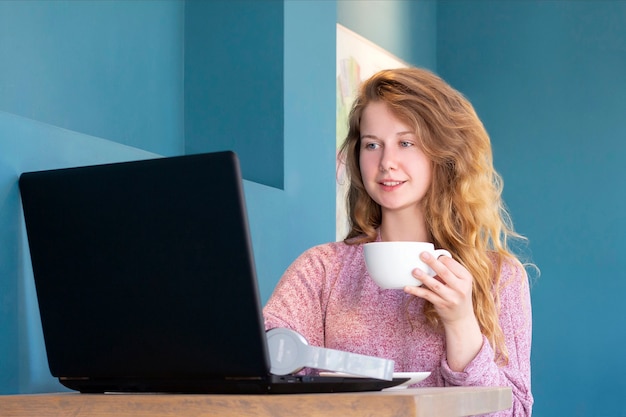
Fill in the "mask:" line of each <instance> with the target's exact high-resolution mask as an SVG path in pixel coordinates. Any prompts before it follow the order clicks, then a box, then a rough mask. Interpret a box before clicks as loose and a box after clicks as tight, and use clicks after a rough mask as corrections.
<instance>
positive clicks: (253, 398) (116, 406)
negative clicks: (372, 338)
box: [0, 387, 512, 417]
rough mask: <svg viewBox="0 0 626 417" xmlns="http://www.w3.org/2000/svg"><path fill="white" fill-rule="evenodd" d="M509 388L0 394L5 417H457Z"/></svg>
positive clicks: (489, 407) (497, 403) (499, 406)
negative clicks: (243, 393) (307, 391)
mask: <svg viewBox="0 0 626 417" xmlns="http://www.w3.org/2000/svg"><path fill="white" fill-rule="evenodd" d="M511 401H512V400H511V389H510V388H499V387H496V388H490V387H450V388H415V389H403V390H397V391H393V390H392V391H382V392H380V391H379V392H360V393H335V394H297V395H293V394H292V395H186V394H79V393H69V392H68V393H60V394H27V395H4V396H0V416H2V417H52V416H54V417H61V416H62V417H66V416H76V417H80V416H95V417H108V416H111V417H113V416H114V417H125V416H129V417H130V416H133V417H144V416H145V417H192V416H194V417H196V416H198V417H199V416H202V417H213V416H215V417H218V416H219V417H282V416H290V417H292V416H297V417H313V416H315V417H317V416H320V417H332V416H342V417H357V416H371V417H392V416H393V417H459V416H468V415H475V414H484V413H489V412H493V411H498V410H504V409H507V408H510V407H511Z"/></svg>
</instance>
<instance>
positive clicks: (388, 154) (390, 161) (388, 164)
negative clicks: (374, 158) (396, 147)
mask: <svg viewBox="0 0 626 417" xmlns="http://www.w3.org/2000/svg"><path fill="white" fill-rule="evenodd" d="M397 167H398V163H397V159H396V154H395V152H394V151H393V150H392V149H390V148H384V149H383V152H382V153H381V156H380V170H381V171H382V172H385V171H389V170H393V169H396V168H397Z"/></svg>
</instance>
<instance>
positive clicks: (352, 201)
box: [264, 68, 533, 416]
mask: <svg viewBox="0 0 626 417" xmlns="http://www.w3.org/2000/svg"><path fill="white" fill-rule="evenodd" d="M340 155H341V157H342V158H343V159H344V162H345V164H346V170H347V174H348V177H349V178H350V188H349V191H348V206H349V220H350V231H349V233H348V236H347V237H346V239H345V240H344V241H343V242H333V243H328V244H324V245H320V246H317V247H314V248H312V249H309V250H308V251H306V252H305V253H303V254H302V255H301V256H300V257H299V258H298V259H297V260H296V261H295V262H294V263H293V264H292V265H291V266H290V267H289V268H288V269H287V271H286V272H285V274H284V276H283V277H282V279H281V281H280V282H279V283H278V285H277V287H276V289H275V291H274V293H273V294H272V296H271V298H270V300H269V301H268V303H267V305H266V306H265V309H264V316H265V326H266V328H267V329H271V328H274V327H287V328H290V329H293V330H295V331H297V332H299V333H300V334H302V335H303V336H304V337H305V338H306V339H307V340H308V341H309V343H310V344H311V345H315V346H324V347H327V348H332V349H340V350H345V351H350V352H355V353H360V354H364V355H372V356H378V357H383V358H388V359H393V360H394V361H395V371H396V372H421V371H430V372H431V375H430V376H429V377H428V378H427V379H425V380H423V381H422V382H421V383H419V384H418V385H416V386H509V387H511V388H512V392H513V407H512V408H511V409H510V410H507V411H503V412H500V413H497V414H496V415H498V416H530V414H531V408H532V403H533V398H532V394H531V391H530V345H531V307H530V296H529V288H528V279H527V276H526V272H525V270H524V268H523V266H522V264H521V263H520V262H519V261H518V260H517V258H516V257H515V256H514V255H513V254H512V253H511V251H510V250H509V248H508V246H507V240H508V239H509V238H519V237H520V236H518V235H517V234H516V233H515V232H514V230H513V228H512V226H511V223H510V221H509V217H508V215H507V213H506V211H505V209H504V205H503V202H502V199H501V192H502V187H501V181H500V177H499V175H498V174H497V173H496V172H495V170H494V167H493V163H492V152H491V144H490V140H489V136H488V135H487V132H486V131H485V129H484V127H483V125H482V123H481V121H480V120H479V118H478V116H477V115H476V113H475V111H474V109H473V107H472V105H471V104H470V103H469V102H468V101H467V100H466V99H465V98H464V97H463V96H462V95H461V94H460V93H459V92H458V91H456V90H454V89H453V88H452V87H450V86H449V85H448V84H447V83H445V82H444V81H443V80H442V79H441V78H439V77H438V76H436V75H434V74H433V73H431V72H428V71H426V70H423V69H417V68H405V69H395V70H384V71H381V72H379V73H377V74H375V75H374V76H373V77H371V78H370V79H369V80H367V81H366V82H364V83H363V85H362V86H361V89H360V92H359V96H358V97H357V99H356V101H355V103H354V105H353V108H352V111H351V113H350V120H349V132H348V135H347V137H346V139H345V141H344V143H343V145H342V147H341V149H340ZM372 241H427V242H432V243H434V244H435V247H440V248H444V249H447V250H448V251H449V252H450V253H451V254H452V256H453V257H452V258H449V257H440V258H439V259H434V258H433V257H432V256H429V255H428V253H426V252H424V253H423V254H422V255H421V258H422V260H423V261H424V262H425V263H426V264H428V265H429V266H430V267H431V268H432V269H433V270H434V271H435V272H436V274H437V275H436V276H435V277H429V276H428V275H426V274H424V273H423V272H421V271H420V270H419V269H415V270H414V271H413V275H414V276H415V277H416V278H417V279H418V280H420V281H421V282H422V283H423V285H422V286H419V287H417V286H415V287H406V288H404V291H402V290H383V289H380V288H379V287H378V286H377V285H376V284H375V283H374V282H373V281H372V280H371V278H370V277H369V275H368V273H367V270H366V267H365V263H364V260H363V244H364V243H367V242H372ZM306 372H315V370H310V369H309V370H306Z"/></svg>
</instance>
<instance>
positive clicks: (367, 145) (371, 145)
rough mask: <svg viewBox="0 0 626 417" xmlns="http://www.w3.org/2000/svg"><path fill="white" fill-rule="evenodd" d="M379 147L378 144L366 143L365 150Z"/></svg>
mask: <svg viewBox="0 0 626 417" xmlns="http://www.w3.org/2000/svg"><path fill="white" fill-rule="evenodd" d="M379 147H380V145H379V144H378V143H366V144H365V149H378V148H379Z"/></svg>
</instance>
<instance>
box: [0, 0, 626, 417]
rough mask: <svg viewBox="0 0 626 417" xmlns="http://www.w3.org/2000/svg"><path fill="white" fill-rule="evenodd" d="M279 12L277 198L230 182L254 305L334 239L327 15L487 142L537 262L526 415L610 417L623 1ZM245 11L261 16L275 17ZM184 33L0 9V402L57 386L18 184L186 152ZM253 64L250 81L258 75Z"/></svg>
mask: <svg viewBox="0 0 626 417" xmlns="http://www.w3.org/2000/svg"><path fill="white" fill-rule="evenodd" d="M218 3H220V2H218ZM244 3H245V2H244ZM279 3H281V2H279ZM281 5H282V13H283V21H282V24H283V29H282V30H283V34H282V36H279V38H280V39H279V41H280V43H281V45H279V46H278V47H282V48H283V52H282V63H281V65H282V68H279V69H278V71H279V73H280V74H273V73H271V71H270V72H268V73H265V75H264V76H263V77H266V78H267V79H268V83H267V85H271V86H276V85H277V84H275V83H277V79H279V78H280V79H281V80H282V81H281V83H282V90H281V91H282V92H281V93H280V94H281V95H282V106H283V112H282V117H283V120H282V122H278V121H277V120H275V119H273V118H274V117H276V118H280V117H281V115H278V114H274V115H272V116H268V117H272V119H273V120H272V124H271V126H272V128H271V129H272V130H274V129H276V130H279V129H282V130H283V142H282V145H279V146H278V148H280V147H281V146H282V152H283V156H282V186H276V184H274V183H273V182H272V181H274V180H272V179H269V180H267V179H266V180H258V181H251V180H248V181H246V182H245V189H246V198H247V201H248V207H249V216H250V225H251V231H252V238H253V244H254V250H255V256H256V259H257V265H258V272H259V281H260V289H261V296H262V298H263V300H266V299H267V297H268V296H269V294H270V293H271V291H272V289H273V287H274V285H275V283H276V282H277V280H278V279H279V277H280V275H281V273H282V271H283V270H284V269H285V268H286V266H287V265H288V264H289V263H290V262H291V261H292V260H293V259H294V258H295V257H296V256H297V255H298V254H299V253H300V252H302V251H303V250H304V249H306V248H308V247H310V246H312V245H314V244H317V243H321V242H325V241H330V240H334V236H335V231H334V228H335V227H334V219H335V214H334V210H335V207H334V205H335V200H334V198H335V197H334V192H335V191H334V190H335V185H334V136H335V106H334V96H335V81H334V79H335V74H334V71H335V69H334V68H335V23H336V22H337V21H338V22H339V23H342V24H344V25H345V26H347V27H348V28H350V29H352V30H354V31H356V32H358V33H360V34H361V35H363V36H365V37H367V38H369V39H371V40H372V41H374V42H376V43H378V44H379V45H381V46H382V47H384V48H386V49H388V50H389V51H391V52H392V53H394V54H396V55H397V56H399V57H400V58H402V59H404V60H405V61H407V62H409V63H412V64H415V65H419V66H424V67H427V68H430V69H434V70H436V71H438V72H439V73H440V74H441V75H442V76H444V78H446V79H447V80H448V81H449V82H450V83H451V84H452V85H454V86H455V87H457V88H458V89H459V90H461V91H462V92H464V93H465V94H466V95H467V96H468V97H469V98H470V100H471V101H472V102H473V103H474V105H475V107H476V108H477V111H478V113H479V115H480V116H481V118H482V119H483V121H484V122H485V125H486V127H487V129H488V131H489V132H490V134H491V136H492V140H493V146H494V152H495V160H496V166H497V168H498V169H499V171H500V172H501V173H502V174H503V177H504V180H505V199H506V202H507V203H508V206H509V208H510V210H511V212H512V215H513V220H514V221H515V224H516V226H517V228H518V230H519V231H520V232H522V233H523V234H525V235H526V236H528V237H529V239H530V249H531V251H532V260H533V261H534V262H536V263H537V265H538V266H539V267H540V268H541V276H540V277H539V278H538V279H536V281H535V282H533V286H532V289H531V294H532V298H533V308H534V320H533V325H534V340H533V355H532V365H533V368H532V369H533V391H534V394H535V398H536V404H535V412H534V414H533V415H534V416H538V417H548V416H561V415H567V416H589V417H591V416H616V417H617V416H623V415H626V405H624V403H623V402H622V401H621V400H620V398H621V395H620V394H621V393H624V392H625V391H626V389H625V386H624V385H625V383H624V381H623V379H622V378H621V377H620V375H622V374H623V373H624V372H625V371H626V369H625V368H626V358H625V357H624V355H623V354H622V350H623V349H621V346H623V345H624V344H625V342H626V341H625V340H624V339H625V338H626V336H625V334H626V333H625V332H624V331H623V330H622V328H623V325H622V318H623V317H624V316H625V310H624V309H625V308H626V307H624V306H625V304H624V303H623V302H621V297H622V296H623V295H624V294H626V280H625V279H624V273H623V272H622V271H624V267H625V265H624V263H625V262H626V258H625V257H624V256H621V255H620V253H621V252H623V251H624V249H625V248H624V243H623V239H621V237H622V236H623V235H624V234H625V227H626V225H625V218H624V216H623V214H622V213H624V212H626V207H625V206H626V195H625V194H624V193H623V192H622V189H623V185H622V183H623V182H624V180H625V179H626V172H625V170H626V168H625V165H624V164H623V163H621V159H622V158H623V156H624V155H625V154H626V149H625V146H626V145H625V143H626V142H625V141H624V140H623V138H624V137H625V134H626V121H625V120H626V119H625V118H624V117H623V113H624V109H625V108H626V103H625V102H624V101H625V100H626V91H625V90H626V83H625V82H624V81H623V78H624V76H623V74H625V73H626V33H625V31H626V29H625V28H626V24H625V23H626V3H624V2H621V1H583V0H578V1H538V0H528V1H523V2H521V1H495V0H494V1H489V0H481V1H465V0H459V1H452V0H443V1H437V2H435V1H426V0H424V1H402V0H397V1H396V0H388V1H374V0H361V1H356V0H338V1H321V2H320V1H285V2H283V3H282V4H281ZM221 6H223V4H221ZM216 7H217V6H216ZM273 7H276V3H273ZM260 10H263V9H255V11H256V13H257V14H258V13H259V11H260ZM216 13H217V10H216ZM261 17H262V18H263V19H269V20H270V21H274V20H272V19H276V9H273V8H271V9H268V10H267V14H266V15H263V16H261ZM372 22H375V24H373V23H372ZM234 23H236V22H233V21H229V20H228V19H224V25H225V26H229V25H230V26H233V25H234ZM187 29H189V28H187ZM216 30H217V29H216ZM222 30H223V28H222ZM216 33H217V32H216ZM205 34H206V33H205ZM189 36H191V35H189V34H188V33H187V34H186V31H185V2H182V1H142V2H134V1H121V2H109V1H101V2H99V1H90V2H75V1H67V2H65V1H55V2H48V1H40V2H37V1H28V2H0V56H1V57H2V59H0V248H1V249H0V393H15V392H39V391H50V390H58V389H60V387H59V385H58V384H56V382H54V381H53V380H52V378H51V377H49V375H48V370H47V364H46V360H45V353H44V351H43V341H42V339H41V329H40V326H39V321H38V320H39V319H38V312H37V308H36V302H35V298H34V293H33V284H32V275H31V272H30V270H29V268H30V267H29V259H28V257H27V250H26V246H25V236H24V231H23V224H22V219H21V212H20V206H19V196H18V191H17V183H16V181H17V175H18V174H19V173H20V172H22V171H24V170H30V169H41V168H49V167H55V166H68V165H80V164H85V163H94V162H98V161H113V160H126V159H138V158H145V157H152V156H154V155H155V154H160V155H175V154H180V153H183V152H185V149H186V148H187V146H188V143H186V142H187V139H186V138H185V132H187V133H188V134H189V136H190V137H191V135H192V131H191V130H188V129H187V126H185V121H186V120H190V119H193V117H194V113H193V112H194V111H196V110H197V109H196V110H194V109H193V108H189V107H190V106H191V107H193V105H192V100H191V96H190V93H189V91H188V88H189V86H190V85H191V84H187V85H185V79H184V74H185V72H186V71H193V69H192V68H190V67H189V66H186V61H185V58H184V49H185V45H187V44H188V42H190V40H189V39H184V38H185V37H189ZM271 36H276V33H275V32H272V35H271ZM196 41H197V39H196ZM211 41H212V42H214V41H216V39H212V40H211ZM223 42H224V43H225V44H226V45H227V46H226V47H224V45H222V47H221V49H219V50H220V51H222V52H220V54H217V55H216V56H215V62H220V58H224V59H227V58H229V59H230V58H232V57H226V56H225V55H224V54H226V53H227V52H226V51H229V50H231V49H229V48H228V44H229V42H233V44H232V48H233V49H237V48H238V47H239V46H240V45H237V44H236V43H235V41H234V40H233V39H230V38H226V39H223ZM264 42H267V39H260V40H259V44H264ZM199 45H200V46H201V45H202V44H201V43H200V44H199ZM209 50H210V51H211V50H212V49H211V48H209ZM270 56H274V55H271V54H270ZM258 59H259V65H260V66H261V67H263V68H262V70H266V69H267V68H275V65H276V62H275V60H272V62H271V63H270V62H263V56H258ZM241 60H242V61H241V62H242V65H243V63H245V61H244V57H241ZM222 62H223V60H222ZM233 65H237V61H235V62H234V63H233ZM260 73H263V71H261V72H260ZM200 75H201V72H196V73H195V76H200ZM244 81H245V80H244ZM195 82H198V83H199V85H200V86H204V87H206V86H207V85H208V84H210V82H211V79H208V78H207V80H206V84H203V83H202V79H201V78H199V80H196V81H195ZM233 82H235V81H234V80H233ZM238 82H242V80H241V77H239V79H238ZM249 82H251V83H252V84H251V85H252V86H254V88H257V89H258V88H259V85H258V84H256V83H254V80H249ZM277 88H280V87H277ZM222 91H228V90H227V89H226V90H222ZM270 97H273V99H275V98H276V97H275V96H273V95H270ZM210 98H211V97H204V98H202V101H203V102H205V103H210V102H211V100H210ZM217 103H218V104H219V102H217ZM207 105H213V106H215V105H216V104H215V102H214V103H213V104H207ZM270 110H271V109H270ZM198 114H200V115H201V114H203V111H199V112H198ZM266 114H272V113H271V112H269V113H266ZM239 116H240V114H239V113H236V114H233V115H227V117H226V120H225V121H224V123H225V125H224V126H227V124H228V123H237V120H239V119H238V117H239ZM196 121H198V120H196ZM281 123H282V127H281V126H280V124H281ZM221 129H225V128H224V127H221ZM204 136H205V137H206V136H210V135H204ZM198 137H201V135H200V136H198ZM325 138H328V139H325ZM251 140H252V139H251ZM189 141H191V139H189ZM204 145H206V144H204ZM204 145H203V146H204ZM193 146H195V145H193ZM278 159H280V158H278ZM277 163H278V164H280V163H281V162H280V161H279V162H277ZM244 169H245V167H244ZM279 170H280V169H279ZM260 172H261V173H266V174H267V173H268V171H266V170H265V169H261V171H260ZM268 175H273V174H268ZM267 178H269V177H267Z"/></svg>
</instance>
